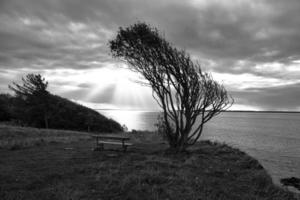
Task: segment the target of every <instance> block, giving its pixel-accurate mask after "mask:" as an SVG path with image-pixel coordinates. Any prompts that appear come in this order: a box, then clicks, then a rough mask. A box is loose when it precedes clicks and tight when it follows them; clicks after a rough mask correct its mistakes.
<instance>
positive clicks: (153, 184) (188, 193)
mask: <svg viewBox="0 0 300 200" xmlns="http://www.w3.org/2000/svg"><path fill="white" fill-rule="evenodd" d="M141 134H142V133H141ZM147 134H150V133H147ZM130 137H132V141H133V142H134V146H133V147H132V148H130V149H129V151H128V152H126V153H123V152H121V151H117V150H118V147H113V146H109V147H108V150H106V151H103V152H95V151H92V148H93V146H94V141H93V140H92V139H91V138H90V137H89V135H88V134H87V133H80V132H73V131H60V130H52V131H48V130H42V129H33V128H18V127H10V126H4V125H0V199H175V200H176V199H178V200H179V199H180V200H182V199H210V200H213V199H278V200H281V199H287V200H289V199H291V200H292V199H297V198H298V197H297V196H296V195H295V194H293V193H291V192H288V191H285V190H283V189H281V188H279V187H277V186H275V185H274V184H273V183H272V180H271V178H270V176H269V175H268V174H267V172H266V171H265V170H264V169H263V167H262V166H261V165H260V164H259V163H258V161H256V160H255V159H253V158H251V157H250V156H248V155H247V154H245V153H243V152H241V151H239V150H238V149H233V148H231V147H229V146H227V145H224V144H218V143H212V142H209V141H203V142H200V143H199V144H197V145H196V146H194V147H193V148H192V149H191V150H190V152H189V153H182V154H177V155H172V154H168V153H166V152H165V151H164V150H165V149H166V148H167V146H166V144H164V143H161V142H158V141H159V140H157V141H155V138H157V137H155V136H144V137H143V136H141V135H139V133H135V134H131V135H130ZM7 138H9V140H10V141H11V142H12V143H11V144H13V141H17V140H26V139H27V140H28V142H27V143H28V144H27V145H23V146H22V145H19V146H18V148H11V147H12V146H9V145H8V143H5V142H4V141H5V140H6V141H7V140H8V139H7ZM29 138H36V140H37V141H39V142H32V143H31V141H35V140H30V139H29ZM149 138H150V139H149ZM150 140H151V141H152V142H151V141H150ZM1 144H2V146H1ZM3 144H6V146H5V145H3ZM30 144H31V145H30Z"/></svg>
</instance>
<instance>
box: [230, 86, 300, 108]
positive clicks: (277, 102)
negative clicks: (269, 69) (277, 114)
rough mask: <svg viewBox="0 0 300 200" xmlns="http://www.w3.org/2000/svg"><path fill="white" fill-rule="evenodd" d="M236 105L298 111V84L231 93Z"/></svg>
mask: <svg viewBox="0 0 300 200" xmlns="http://www.w3.org/2000/svg"><path fill="white" fill-rule="evenodd" d="M232 94H233V95H234V96H236V99H235V101H236V103H238V104H241V105H249V106H254V107H256V108H260V109H263V110H287V111H295V108H297V110H299V107H300V104H299V99H300V84H299V83H297V84H291V85H286V86H278V87H269V88H248V89H246V90H243V91H234V92H232Z"/></svg>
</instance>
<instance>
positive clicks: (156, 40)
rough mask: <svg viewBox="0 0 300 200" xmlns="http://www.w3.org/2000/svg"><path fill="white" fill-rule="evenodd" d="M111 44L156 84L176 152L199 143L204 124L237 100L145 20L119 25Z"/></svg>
mask: <svg viewBox="0 0 300 200" xmlns="http://www.w3.org/2000/svg"><path fill="white" fill-rule="evenodd" d="M109 45H110V49H111V52H112V55H113V56H114V57H117V58H121V59H123V60H125V61H127V63H128V64H129V68H130V69H131V70H133V71H135V72H137V73H139V74H141V75H142V76H143V77H144V78H145V80H146V84H148V85H149V86H150V87H151V88H152V91H153V93H152V94H153V97H154V98H155V100H156V101H157V103H158V105H159V106H160V107H161V108H162V110H163V122H164V127H165V135H166V138H167V140H168V142H169V146H170V148H171V149H173V150H174V151H175V152H181V151H184V150H186V148H187V147H188V146H190V145H193V144H195V142H196V141H197V140H198V139H199V137H200V136H201V133H202V131H203V126H204V124H205V123H206V122H208V121H209V120H210V119H211V118H212V117H214V116H216V115H217V114H219V113H220V112H221V111H223V110H226V109H227V108H229V107H230V106H231V105H232V103H233V99H232V98H231V97H230V96H229V95H228V94H227V91H226V89H225V88H224V87H223V86H222V85H220V84H218V83H217V82H216V81H214V80H213V78H212V76H211V75H210V74H208V73H205V72H203V71H202V70H201V68H200V65H199V64H198V63H195V62H193V61H192V60H191V57H190V55H189V54H188V53H187V52H185V51H184V50H179V49H177V48H176V47H174V46H172V45H171V44H170V43H169V42H168V41H166V40H165V39H164V37H163V36H162V35H161V34H160V33H159V32H158V30H157V29H156V28H152V27H151V26H149V25H147V24H145V23H136V24H134V25H131V26H129V27H127V28H120V29H119V31H118V34H117V36H116V38H115V39H114V40H112V41H110V42H109Z"/></svg>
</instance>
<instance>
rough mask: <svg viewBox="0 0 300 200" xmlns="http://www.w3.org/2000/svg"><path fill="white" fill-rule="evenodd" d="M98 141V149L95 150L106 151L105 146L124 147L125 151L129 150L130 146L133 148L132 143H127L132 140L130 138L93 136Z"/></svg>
mask: <svg viewBox="0 0 300 200" xmlns="http://www.w3.org/2000/svg"><path fill="white" fill-rule="evenodd" d="M92 137H94V138H95V139H96V148H95V150H100V151H102V150H104V144H111V145H122V148H123V151H124V152H125V151H126V150H127V147H128V146H131V145H132V144H131V143H128V142H126V141H128V140H130V138H129V137H125V136H117V135H92Z"/></svg>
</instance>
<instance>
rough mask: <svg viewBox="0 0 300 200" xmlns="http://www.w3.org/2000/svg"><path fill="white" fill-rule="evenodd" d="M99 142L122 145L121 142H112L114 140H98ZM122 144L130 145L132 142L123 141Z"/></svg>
mask: <svg viewBox="0 0 300 200" xmlns="http://www.w3.org/2000/svg"><path fill="white" fill-rule="evenodd" d="M98 143H99V144H116V145H123V143H122V142H114V141H98ZM124 145H125V146H131V145H132V144H131V143H127V142H124Z"/></svg>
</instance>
